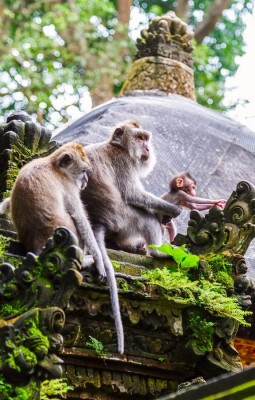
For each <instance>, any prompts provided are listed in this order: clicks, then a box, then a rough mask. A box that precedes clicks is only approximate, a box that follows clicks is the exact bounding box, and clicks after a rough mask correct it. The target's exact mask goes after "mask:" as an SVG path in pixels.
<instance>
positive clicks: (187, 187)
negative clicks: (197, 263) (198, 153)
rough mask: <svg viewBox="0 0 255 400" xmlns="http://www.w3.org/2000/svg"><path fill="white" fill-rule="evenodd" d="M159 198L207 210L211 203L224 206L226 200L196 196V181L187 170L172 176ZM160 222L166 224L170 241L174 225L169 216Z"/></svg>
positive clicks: (174, 233) (173, 234)
mask: <svg viewBox="0 0 255 400" xmlns="http://www.w3.org/2000/svg"><path fill="white" fill-rule="evenodd" d="M160 198H161V199H163V200H165V201H168V202H169V203H172V204H178V205H180V206H183V207H187V208H189V209H190V210H199V211H202V210H208V209H209V208H211V207H212V206H213V205H216V206H218V207H220V208H224V205H225V204H226V202H227V201H226V200H224V199H219V200H211V199H205V198H203V197H197V196H196V181H195V179H194V178H193V177H192V176H191V175H190V174H189V173H188V172H181V173H180V174H178V175H176V176H175V177H174V178H172V179H171V180H170V182H169V191H168V192H166V193H164V194H162V196H160ZM162 223H163V224H165V225H166V228H167V230H168V233H169V237H170V242H172V241H173V240H174V237H175V235H176V227H175V224H174V222H173V221H169V217H167V216H164V217H163V220H162Z"/></svg>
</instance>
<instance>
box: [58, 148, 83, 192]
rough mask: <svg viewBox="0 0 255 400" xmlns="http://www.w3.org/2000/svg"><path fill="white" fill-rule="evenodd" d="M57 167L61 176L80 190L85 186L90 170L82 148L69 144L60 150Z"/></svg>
mask: <svg viewBox="0 0 255 400" xmlns="http://www.w3.org/2000/svg"><path fill="white" fill-rule="evenodd" d="M57 167H58V168H59V169H60V170H61V172H62V173H63V175H65V176H66V177H67V178H68V179H70V180H72V181H74V182H75V183H76V185H77V186H78V188H79V189H80V190H82V189H84V188H85V187H86V186H87V183H88V175H87V171H88V170H89V168H90V162H89V159H88V157H87V154H86V152H85V150H84V148H83V146H81V145H80V144H78V143H70V144H66V145H64V146H63V147H62V148H60V150H59V154H58V157H57Z"/></svg>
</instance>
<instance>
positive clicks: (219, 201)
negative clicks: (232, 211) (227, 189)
mask: <svg viewBox="0 0 255 400" xmlns="http://www.w3.org/2000/svg"><path fill="white" fill-rule="evenodd" d="M226 203H227V200H224V199H222V200H217V201H216V202H215V205H216V206H217V207H219V208H221V209H222V210H223V208H224V207H225V205H226Z"/></svg>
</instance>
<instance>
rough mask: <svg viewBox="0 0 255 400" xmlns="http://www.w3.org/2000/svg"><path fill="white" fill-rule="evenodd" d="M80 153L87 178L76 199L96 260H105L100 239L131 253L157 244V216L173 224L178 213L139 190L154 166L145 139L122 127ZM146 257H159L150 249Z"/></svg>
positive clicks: (127, 124)
mask: <svg viewBox="0 0 255 400" xmlns="http://www.w3.org/2000/svg"><path fill="white" fill-rule="evenodd" d="M86 152H87V154H88V157H89V159H90V161H91V165H92V171H93V172H91V173H90V172H89V181H88V186H87V188H86V190H85V191H83V193H82V199H83V201H84V203H85V204H86V208H87V211H88V213H89V217H90V219H91V222H92V224H93V226H94V228H93V229H94V233H95V236H96V238H97V241H98V244H99V247H100V249H101V252H102V254H103V255H104V254H105V256H106V250H105V239H110V240H111V241H113V242H114V243H115V244H117V245H118V246H119V247H120V248H122V249H124V250H129V249H130V248H131V249H132V250H133V251H134V252H136V251H137V249H138V248H141V247H142V246H143V244H144V245H146V246H147V245H148V244H156V245H160V244H162V243H163V229H162V226H161V224H160V222H159V220H158V217H157V213H159V212H161V213H163V214H167V215H169V216H170V217H171V218H173V217H176V216H177V215H179V213H180V208H179V207H177V206H175V205H172V204H169V203H168V202H166V201H164V200H162V199H159V198H158V197H156V196H154V195H153V194H151V193H148V192H146V191H145V190H144V188H143V186H142V183H141V178H142V177H146V176H147V175H148V174H149V173H150V172H151V171H152V169H153V167H154V165H155V161H156V159H155V155H154V150H153V147H152V144H151V133H150V132H148V131H146V130H144V129H143V128H142V127H141V126H140V125H139V123H138V122H136V121H132V120H128V121H124V122H122V123H121V124H120V125H119V126H117V127H116V128H115V129H114V131H113V133H112V135H111V136H110V138H109V140H107V141H104V142H101V143H97V144H91V145H88V146H86ZM147 251H149V253H150V254H151V255H155V256H161V254H160V253H158V252H157V251H156V250H154V249H150V250H147ZM162 256H164V255H162Z"/></svg>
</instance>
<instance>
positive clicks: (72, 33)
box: [0, 0, 253, 127]
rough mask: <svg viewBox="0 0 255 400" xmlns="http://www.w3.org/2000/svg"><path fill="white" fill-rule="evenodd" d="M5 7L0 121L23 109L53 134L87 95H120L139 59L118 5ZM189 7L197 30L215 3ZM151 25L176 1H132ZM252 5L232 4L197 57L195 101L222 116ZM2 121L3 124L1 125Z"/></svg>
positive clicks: (102, 1)
mask: <svg viewBox="0 0 255 400" xmlns="http://www.w3.org/2000/svg"><path fill="white" fill-rule="evenodd" d="M2 3H3V4H2V7H1V8H0V33H1V43H0V54H1V60H0V80H1V88H0V115H1V116H4V114H5V113H8V112H9V111H11V110H14V109H16V110H18V109H25V110H26V111H27V112H28V113H29V114H30V115H34V117H35V118H38V120H39V122H40V123H45V122H46V123H47V124H48V126H49V127H55V126H57V127H58V126H59V124H61V123H64V122H66V121H67V120H68V119H70V118H72V117H73V115H74V112H77V111H78V110H80V111H83V112H84V111H85V110H86V106H85V104H86V102H87V99H88V97H89V96H88V93H89V92H90V93H91V94H92V97H93V98H96V97H97V98H99V99H100V98H102V101H103V100H105V97H104V96H105V95H104V93H107V98H110V97H111V95H112V93H118V92H119V90H120V88H121V85H122V83H123V80H124V79H125V76H126V73H127V69H128V67H129V65H130V62H131V59H132V57H133V55H134V53H135V44H134V41H133V40H132V39H131V38H130V36H129V35H128V32H127V27H126V26H125V25H122V24H120V23H119V22H118V20H117V16H118V13H117V2H116V0H112V1H109V0H91V1H87V2H84V1H83V0H76V1H75V2H71V3H69V2H53V1H52V2H46V1H44V2H38V1H35V0H32V1H29V2H24V1H22V0H16V1H12V0H3V2H2ZM189 3H190V13H189V21H188V23H189V25H190V26H192V27H196V25H197V24H198V22H199V21H200V20H201V18H202V17H203V15H204V13H205V12H206V11H207V10H208V8H209V7H210V5H211V4H212V2H211V1H210V0H205V1H201V0H194V1H193V2H189ZM133 6H134V7H137V8H138V9H139V11H140V12H141V13H143V14H144V15H145V14H146V17H147V18H148V19H151V18H153V17H154V16H155V15H162V14H163V13H166V12H167V11H169V10H174V8H175V6H176V1H174V0H169V1H165V0H147V1H144V0H143V1H140V0H135V1H134V3H133ZM252 7H253V2H252V1H248V0H241V1H240V0H232V1H231V3H230V7H229V9H228V10H226V12H224V14H223V17H222V19H221V20H220V21H219V23H218V24H217V25H216V27H215V29H214V30H213V32H211V33H210V36H209V37H208V38H207V39H206V41H205V42H204V44H203V45H199V46H198V47H197V48H196V51H195V53H194V56H195V82H196V88H197V98H198V102H199V103H201V104H204V105H206V106H208V107H212V108H215V109H218V110H222V109H223V108H224V107H223V104H222V100H223V97H224V84H225V80H226V78H227V77H228V76H232V75H233V74H234V73H235V72H236V70H237V68H238V56H242V54H243V53H244V44H243V35H242V33H243V31H244V22H243V16H244V15H245V13H247V12H249V11H251V10H252ZM0 122H1V121H0Z"/></svg>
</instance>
